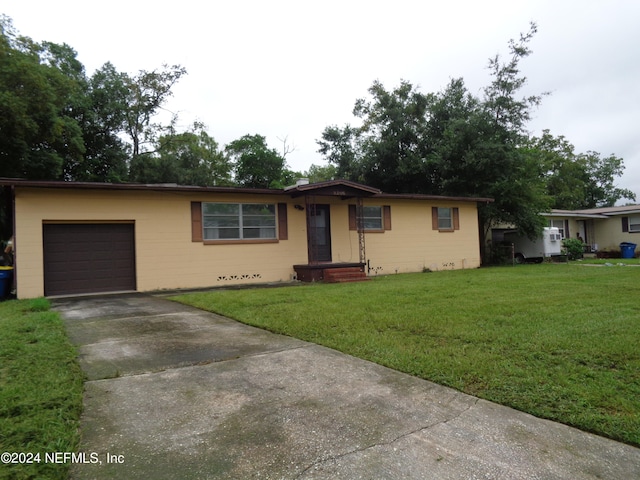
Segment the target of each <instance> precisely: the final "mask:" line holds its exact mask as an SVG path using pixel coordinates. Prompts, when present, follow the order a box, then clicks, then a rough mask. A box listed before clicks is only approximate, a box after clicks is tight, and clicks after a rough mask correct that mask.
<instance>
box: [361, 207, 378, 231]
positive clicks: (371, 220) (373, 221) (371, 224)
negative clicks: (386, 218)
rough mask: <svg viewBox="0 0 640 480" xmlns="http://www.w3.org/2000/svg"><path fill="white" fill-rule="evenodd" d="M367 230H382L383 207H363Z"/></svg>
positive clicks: (363, 218) (364, 223)
mask: <svg viewBox="0 0 640 480" xmlns="http://www.w3.org/2000/svg"><path fill="white" fill-rule="evenodd" d="M362 223H363V225H364V229H365V230H382V207H362Z"/></svg>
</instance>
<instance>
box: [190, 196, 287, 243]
mask: <svg viewBox="0 0 640 480" xmlns="http://www.w3.org/2000/svg"><path fill="white" fill-rule="evenodd" d="M202 228H203V234H204V235H203V239H204V240H205V241H206V240H259V239H275V238H276V206H275V204H262V203H206V202H203V203H202Z"/></svg>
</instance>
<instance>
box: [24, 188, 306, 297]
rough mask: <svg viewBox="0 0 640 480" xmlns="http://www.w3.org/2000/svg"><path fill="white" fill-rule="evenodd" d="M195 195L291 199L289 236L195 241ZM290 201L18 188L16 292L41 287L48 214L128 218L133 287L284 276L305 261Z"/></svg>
mask: <svg viewBox="0 0 640 480" xmlns="http://www.w3.org/2000/svg"><path fill="white" fill-rule="evenodd" d="M192 201H203V202H204V201H229V202H233V201H238V202H240V201H241V202H263V203H265V202H267V201H268V202H269V203H277V202H286V203H289V208H288V220H289V221H288V224H289V228H288V240H282V241H279V242H277V243H264V244H251V245H247V244H244V245H204V244H203V243H202V242H192V241H191V213H190V212H191V202H192ZM293 203H294V202H293V201H292V200H291V199H290V198H288V197H286V196H282V197H280V196H269V197H264V196H262V197H260V196H250V195H241V196H239V195H225V196H221V195H219V194H199V195H193V194H189V193H181V192H168V193H164V192H162V193H160V192H147V191H99V190H96V191H88V190H66V189H65V190H58V189H17V191H16V232H15V233H16V259H17V265H16V267H17V291H18V295H19V296H20V297H21V298H30V297H37V296H41V295H43V293H44V273H43V247H42V224H43V222H47V221H58V222H84V221H99V222H105V223H108V222H114V221H116V222H117V221H131V222H133V223H134V224H135V252H136V276H137V290H138V291H152V290H160V289H173V288H197V287H204V286H219V285H228V284H239V283H253V282H274V281H281V280H289V279H290V278H291V276H292V275H293V273H294V271H293V264H294V263H306V261H307V249H306V221H305V217H304V212H300V211H298V210H295V209H294V208H293Z"/></svg>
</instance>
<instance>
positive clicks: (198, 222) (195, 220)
mask: <svg viewBox="0 0 640 480" xmlns="http://www.w3.org/2000/svg"><path fill="white" fill-rule="evenodd" d="M191 241H192V242H201V241H202V203H201V202H191Z"/></svg>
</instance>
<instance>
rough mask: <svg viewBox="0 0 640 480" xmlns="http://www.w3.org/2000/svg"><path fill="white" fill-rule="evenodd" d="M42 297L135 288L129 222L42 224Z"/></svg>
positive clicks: (131, 228) (133, 244) (133, 241)
mask: <svg viewBox="0 0 640 480" xmlns="http://www.w3.org/2000/svg"><path fill="white" fill-rule="evenodd" d="M42 227H43V228H42V229H43V245H44V294H45V295H46V296H53V295H74V294H83V293H104V292H118V291H131V290H135V289H136V272H135V238H134V224H133V223H109V224H107V223H100V224H93V223H85V224H63V223H45V224H43V225H42Z"/></svg>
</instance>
